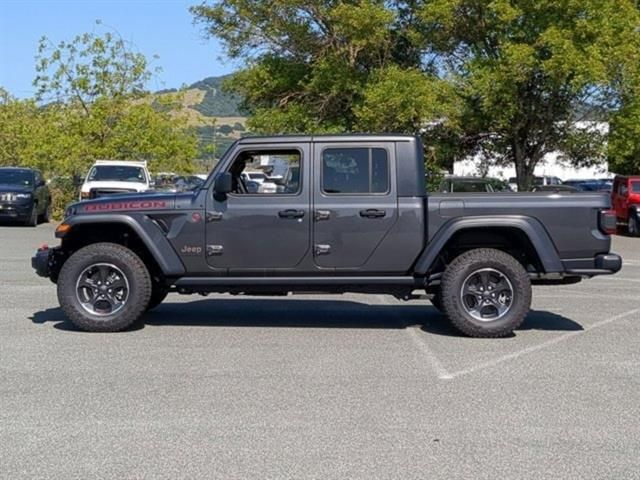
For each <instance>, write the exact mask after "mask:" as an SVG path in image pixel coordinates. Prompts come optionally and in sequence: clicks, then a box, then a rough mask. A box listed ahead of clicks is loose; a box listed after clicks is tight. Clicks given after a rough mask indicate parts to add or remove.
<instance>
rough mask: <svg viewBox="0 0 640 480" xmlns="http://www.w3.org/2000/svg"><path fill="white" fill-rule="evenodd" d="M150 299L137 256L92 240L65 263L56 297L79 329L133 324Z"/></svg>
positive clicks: (105, 329) (116, 328) (145, 272)
mask: <svg viewBox="0 0 640 480" xmlns="http://www.w3.org/2000/svg"><path fill="white" fill-rule="evenodd" d="M150 298H151V277H150V275H149V271H148V270H147V268H146V267H145V265H144V263H143V262H142V260H140V257H138V256H137V255H136V254H135V253H134V252H132V251H131V250H129V249H128V248H126V247H123V246H122V245H118V244H115V243H95V244H93V245H89V246H86V247H83V248H81V249H80V250H78V251H77V252H75V253H74V254H73V255H71V257H69V259H68V260H67V261H66V262H65V263H64V265H63V266H62V269H61V270H60V274H59V276H58V300H59V302H60V306H61V307H62V309H63V310H64V312H65V314H66V315H67V317H68V318H69V320H71V321H72V322H73V324H74V325H76V326H77V327H78V328H80V329H82V330H86V331H90V332H115V331H119V330H123V329H125V328H127V327H128V326H130V325H131V324H132V323H134V322H135V321H136V320H138V318H140V316H141V315H142V314H143V313H144V312H145V310H146V309H147V306H148V305H149V300H150Z"/></svg>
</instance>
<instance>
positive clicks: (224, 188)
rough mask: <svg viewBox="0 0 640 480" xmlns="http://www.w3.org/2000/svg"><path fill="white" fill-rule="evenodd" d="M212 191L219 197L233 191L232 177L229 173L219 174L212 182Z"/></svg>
mask: <svg viewBox="0 0 640 480" xmlns="http://www.w3.org/2000/svg"><path fill="white" fill-rule="evenodd" d="M213 190H214V191H215V193H217V194H219V195H225V194H227V193H229V192H231V191H232V190H233V177H232V176H231V173H229V172H224V173H221V174H219V175H218V176H217V177H216V179H215V181H214V182H213Z"/></svg>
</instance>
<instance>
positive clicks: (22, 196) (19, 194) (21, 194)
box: [16, 193, 31, 200]
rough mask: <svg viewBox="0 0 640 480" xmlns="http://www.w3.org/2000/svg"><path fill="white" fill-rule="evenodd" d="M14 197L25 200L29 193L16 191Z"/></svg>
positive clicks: (29, 195) (29, 196)
mask: <svg viewBox="0 0 640 480" xmlns="http://www.w3.org/2000/svg"><path fill="white" fill-rule="evenodd" d="M16 198H17V199H19V200H25V199H27V198H31V194H30V193H16Z"/></svg>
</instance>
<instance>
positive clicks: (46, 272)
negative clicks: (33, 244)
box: [31, 246, 65, 283]
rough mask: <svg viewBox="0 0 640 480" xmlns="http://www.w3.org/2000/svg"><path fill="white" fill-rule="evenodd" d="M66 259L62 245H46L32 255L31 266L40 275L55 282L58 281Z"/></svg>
mask: <svg viewBox="0 0 640 480" xmlns="http://www.w3.org/2000/svg"><path fill="white" fill-rule="evenodd" d="M64 260H65V254H64V252H63V251H62V250H61V249H60V247H53V248H49V247H47V246H44V247H40V248H39V249H38V250H37V251H36V254H35V255H34V256H33V257H31V267H33V269H34V270H35V271H36V273H37V274H38V275H39V276H41V277H45V278H49V279H51V281H52V282H54V283H55V282H57V281H58V273H59V272H60V268H61V267H62V264H63V263H64Z"/></svg>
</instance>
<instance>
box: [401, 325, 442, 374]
mask: <svg viewBox="0 0 640 480" xmlns="http://www.w3.org/2000/svg"><path fill="white" fill-rule="evenodd" d="M407 331H408V332H409V335H411V338H412V339H413V341H414V343H415V344H416V345H417V346H418V348H419V349H420V350H421V351H422V353H424V356H425V357H427V360H429V363H430V364H431V368H433V371H434V372H436V374H437V375H438V378H440V379H442V380H450V379H452V378H453V377H452V376H451V374H450V373H449V371H448V370H447V369H446V368H444V365H442V362H440V360H438V357H436V356H435V354H434V353H433V352H432V351H431V350H430V349H429V347H428V346H427V344H426V343H425V342H424V341H423V340H422V339H421V338H420V333H418V327H408V328H407Z"/></svg>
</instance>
